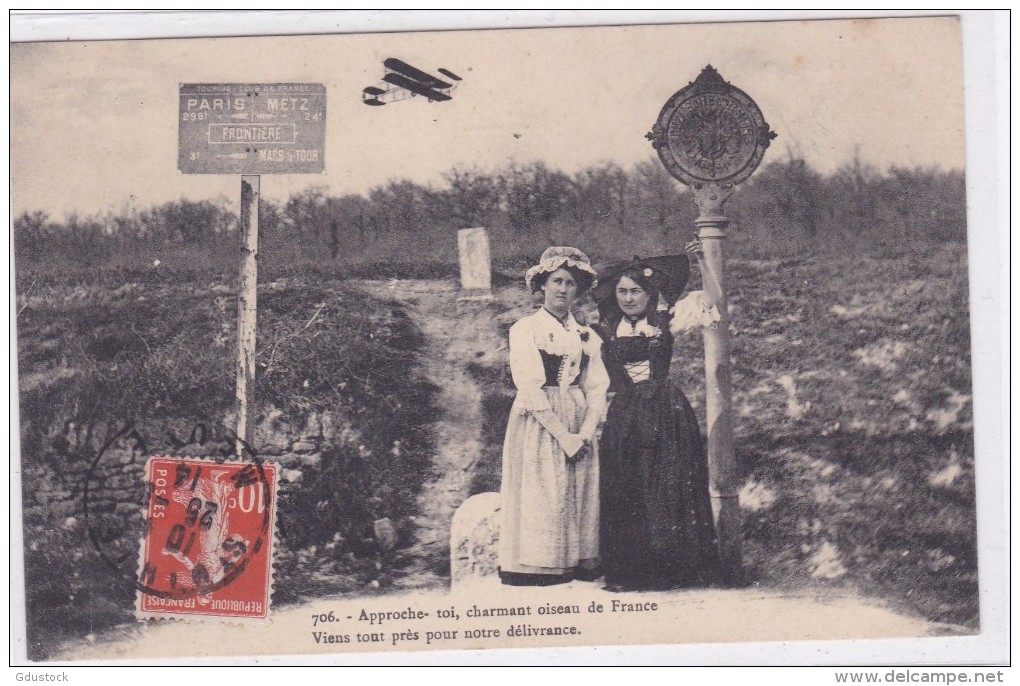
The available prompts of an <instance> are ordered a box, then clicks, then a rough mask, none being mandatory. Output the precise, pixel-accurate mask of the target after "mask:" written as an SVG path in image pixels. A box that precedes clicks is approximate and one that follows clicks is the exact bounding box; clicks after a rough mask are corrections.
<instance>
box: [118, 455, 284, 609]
mask: <svg viewBox="0 0 1020 686" xmlns="http://www.w3.org/2000/svg"><path fill="white" fill-rule="evenodd" d="M277 476H278V467H277V466H276V465H273V464H266V463H263V462H225V463H217V462H212V461H207V460H199V459H191V458H188V459H182V458H172V457H151V458H149V461H148V463H147V465H146V486H147V488H148V498H147V501H146V513H145V517H146V522H147V526H146V532H145V536H144V537H143V538H142V542H141V554H140V559H139V564H138V569H139V572H138V601H137V610H138V614H139V616H140V617H143V618H151V617H195V616H209V617H229V618H237V619H264V618H266V617H268V616H269V602H270V595H271V592H272V574H273V536H274V531H275V523H276V486H277V481H278V479H277Z"/></svg>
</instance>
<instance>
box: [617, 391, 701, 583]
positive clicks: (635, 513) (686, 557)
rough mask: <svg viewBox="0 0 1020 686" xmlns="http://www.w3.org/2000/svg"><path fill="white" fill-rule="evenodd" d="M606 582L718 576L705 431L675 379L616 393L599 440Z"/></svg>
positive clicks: (694, 579) (695, 579)
mask: <svg viewBox="0 0 1020 686" xmlns="http://www.w3.org/2000/svg"><path fill="white" fill-rule="evenodd" d="M600 461H601V470H602V473H601V499H602V513H601V519H602V541H601V553H602V565H603V569H604V570H605V573H606V577H605V579H606V582H607V583H612V584H620V585H623V586H627V587H632V588H647V589H661V588H677V587H683V586H699V585H707V584H710V583H713V582H715V581H718V580H719V577H720V563H719V551H718V546H717V540H716V535H715V527H714V524H713V518H712V504H711V500H710V498H709V492H708V463H707V459H706V455H705V448H704V445H703V443H702V441H701V431H700V430H699V428H698V421H697V418H696V417H695V415H694V410H693V409H692V408H691V406H690V403H689V402H688V401H687V398H686V397H685V396H684V395H683V393H682V392H680V390H679V389H678V388H675V387H674V386H673V385H672V384H671V383H669V382H668V381H645V382H642V383H638V384H635V385H632V386H630V387H628V388H624V389H622V390H621V391H619V392H618V393H617V394H616V396H615V397H614V398H613V402H612V405H611V406H610V408H609V414H608V418H607V421H606V426H605V429H604V431H603V434H602V440H601V442H600Z"/></svg>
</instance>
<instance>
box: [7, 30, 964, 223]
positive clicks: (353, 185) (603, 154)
mask: <svg viewBox="0 0 1020 686" xmlns="http://www.w3.org/2000/svg"><path fill="white" fill-rule="evenodd" d="M341 28H342V27H341ZM387 57H398V58H400V59H402V60H404V61H405V62H408V63H410V64H412V65H414V66H416V67H419V68H421V69H424V70H426V71H431V72H432V73H436V70H437V69H438V68H439V67H444V68H446V69H449V70H451V71H454V72H456V73H457V74H459V75H460V76H462V77H463V81H462V82H461V83H460V84H459V86H458V88H457V90H456V91H455V92H454V94H453V99H452V100H451V101H449V102H443V103H429V102H427V101H425V100H424V99H422V98H412V99H408V100H404V101H400V102H395V103H390V104H387V105H386V106H384V107H366V106H365V105H364V104H363V103H362V102H361V91H362V89H363V88H364V87H365V86H369V85H376V84H378V83H379V81H380V79H381V77H382V75H383V66H382V61H383V60H384V59H386V58H387ZM708 64H711V65H712V66H714V67H715V68H716V69H718V71H719V72H720V74H721V75H722V76H723V78H725V79H726V80H728V81H730V82H731V83H732V84H733V85H735V86H737V87H739V88H741V89H742V90H744V91H745V92H747V93H748V94H749V95H750V96H751V97H752V98H754V99H755V100H756V102H757V103H758V105H759V107H760V108H761V110H762V112H763V114H764V116H765V120H766V121H767V122H768V124H769V125H770V126H771V128H772V129H773V130H774V131H775V132H776V133H777V134H778V137H777V139H776V140H775V141H774V143H773V145H772V147H771V148H770V149H769V150H768V152H767V153H766V156H765V161H766V162H768V161H770V160H777V159H783V158H786V157H788V156H789V155H791V154H793V155H798V156H803V157H804V158H805V159H806V160H807V161H808V162H809V163H810V164H811V165H812V166H813V167H815V168H816V169H818V170H819V171H821V172H832V171H834V170H836V169H838V168H840V167H841V166H844V165H847V164H849V163H850V162H851V161H852V160H853V158H854V156H855V155H856V156H858V157H859V158H860V159H861V160H862V161H864V162H866V163H868V164H872V165H874V166H876V167H877V168H879V169H886V168H888V167H889V166H890V165H899V166H908V167H914V166H924V167H937V168H941V169H963V167H964V156H965V150H964V135H963V132H964V118H963V112H964V109H963V97H962V83H963V81H962V73H963V72H962V57H961V33H960V23H959V20H957V19H955V18H951V17H947V18H893V19H871V20H850V21H836V20H830V21H789V22H785V21H784V22H748V23H724V24H673V25H641V26H606V27H585V28H541V29H539V28H532V29H519V30H487V31H444V32H417V33H377V34H353V35H352V34H347V35H309V36H272V37H247V38H192V39H173V40H118V41H100V40H96V41H64V42H34V43H16V44H12V46H11V115H10V116H11V170H12V205H13V209H14V212H15V214H19V213H20V212H21V211H24V210H28V211H32V210H37V209H41V210H45V211H47V212H48V213H50V215H51V216H53V217H61V216H65V215H66V214H67V213H69V212H72V211H76V212H79V213H82V214H93V213H97V212H101V211H106V210H110V211H115V212H116V211H123V210H124V209H126V208H129V207H134V208H136V209H143V208H145V207H149V206H152V205H155V204H159V203H162V202H166V201H169V200H174V199H178V198H181V197H185V198H188V199H192V200H200V199H205V198H216V197H218V196H223V197H225V198H227V199H229V200H230V201H233V200H234V199H235V198H236V196H237V195H238V193H239V186H240V184H239V179H237V178H236V177H235V176H230V175H184V174H181V173H179V172H178V171H177V144H178V142H177V135H178V124H177V117H178V116H179V115H178V98H177V96H178V88H179V86H180V84H182V83H238V82H261V83H288V82H301V83H322V84H324V85H325V86H326V91H327V122H326V152H325V155H326V158H325V166H326V171H325V173H324V174H321V175H320V174H313V175H273V176H269V175H266V176H264V177H263V179H262V181H261V188H262V193H263V195H264V196H266V197H267V198H269V199H270V200H281V199H285V198H286V197H288V196H289V195H290V194H292V193H295V192H299V191H301V190H302V189H306V188H309V187H312V186H324V187H326V188H327V190H328V192H330V193H333V194H343V193H361V192H365V191H367V190H368V189H369V188H371V187H373V186H376V185H380V184H384V183H386V182H387V181H388V180H390V179H399V178H408V179H411V180H413V181H416V182H419V183H424V184H433V185H441V184H442V182H443V180H442V175H443V173H444V172H447V171H449V170H450V169H451V168H453V167H461V168H473V167H477V168H480V169H483V170H493V169H497V168H499V167H502V166H504V165H506V164H507V163H509V162H510V161H512V160H513V161H517V162H521V163H526V162H530V161H534V160H542V161H544V162H545V163H546V164H548V165H549V166H550V167H553V168H559V169H562V170H564V171H566V172H568V173H573V172H575V171H577V170H579V169H582V168H584V167H587V166H590V165H595V164H601V163H604V162H610V161H611V162H615V163H617V164H620V165H621V166H624V167H629V166H631V165H633V164H635V163H638V162H641V161H644V160H648V159H651V158H652V157H653V155H654V151H653V150H652V148H651V146H650V144H649V143H648V141H647V140H645V138H644V134H645V133H646V132H647V131H649V130H650V129H651V126H652V124H653V123H654V121H655V119H656V117H657V116H658V113H659V110H660V109H661V107H662V105H663V104H664V103H665V102H666V100H667V99H668V98H669V97H670V96H671V95H672V94H673V93H675V92H676V91H677V90H679V89H680V88H681V87H683V86H685V85H686V84H687V83H688V82H689V81H692V80H693V79H694V78H696V77H697V75H698V73H699V72H700V71H701V69H702V68H703V67H704V66H706V65H708Z"/></svg>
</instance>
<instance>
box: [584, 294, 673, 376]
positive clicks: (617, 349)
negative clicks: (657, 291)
mask: <svg viewBox="0 0 1020 686" xmlns="http://www.w3.org/2000/svg"><path fill="white" fill-rule="evenodd" d="M622 317H623V315H622V313H621V314H619V315H617V316H616V317H612V318H609V319H608V320H607V321H605V322H604V323H603V324H600V325H598V327H597V331H598V334H599V336H601V337H602V341H603V342H602V355H603V358H604V359H605V363H606V369H607V370H608V372H609V378H610V381H611V384H612V385H611V386H610V390H612V391H617V392H619V391H621V390H624V389H626V388H629V387H631V386H633V385H634V382H633V381H631V378H630V375H629V374H628V373H627V370H626V369H625V367H624V364H625V363H627V362H641V361H644V360H648V361H649V362H650V367H651V373H650V376H651V381H665V380H667V379H669V365H670V362H671V360H672V359H673V334H671V333H670V331H669V319H668V314H666V313H663V312H658V311H657V312H655V313H654V314H651V315H649V317H648V323H649V324H650V325H652V326H654V327H657V328H658V329H659V331H660V332H661V333H660V334H659V335H658V336H656V337H649V336H623V337H619V338H618V337H617V336H616V330H617V328H618V327H619V325H620V321H621V319H622Z"/></svg>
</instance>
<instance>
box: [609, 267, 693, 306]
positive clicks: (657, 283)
mask: <svg viewBox="0 0 1020 686" xmlns="http://www.w3.org/2000/svg"><path fill="white" fill-rule="evenodd" d="M631 269H635V270H637V271H638V272H639V273H640V274H641V275H642V276H644V278H645V280H646V281H647V283H648V284H649V285H650V286H651V288H652V290H653V291H655V292H657V293H659V294H661V295H662V297H663V298H665V299H666V302H668V303H669V305H670V306H671V307H672V306H673V305H674V304H675V303H676V301H677V300H679V299H680V296H681V295H683V292H684V288H685V287H686V286H687V277H688V276H689V275H690V271H691V263H690V260H689V259H688V258H687V255H661V256H659V257H646V258H644V259H642V258H640V257H638V256H637V255H635V256H634V259H632V260H625V261H620V262H605V263H602V264H597V265H595V271H596V273H597V274H598V276H597V278H596V282H595V286H594V287H593V288H592V295H594V297H595V301H596V302H597V303H598V304H599V306H600V309H601V308H602V306H603V305H606V304H615V302H616V292H615V290H616V282H617V281H619V280H620V276H621V275H623V273H624V272H625V271H628V270H631Z"/></svg>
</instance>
